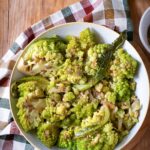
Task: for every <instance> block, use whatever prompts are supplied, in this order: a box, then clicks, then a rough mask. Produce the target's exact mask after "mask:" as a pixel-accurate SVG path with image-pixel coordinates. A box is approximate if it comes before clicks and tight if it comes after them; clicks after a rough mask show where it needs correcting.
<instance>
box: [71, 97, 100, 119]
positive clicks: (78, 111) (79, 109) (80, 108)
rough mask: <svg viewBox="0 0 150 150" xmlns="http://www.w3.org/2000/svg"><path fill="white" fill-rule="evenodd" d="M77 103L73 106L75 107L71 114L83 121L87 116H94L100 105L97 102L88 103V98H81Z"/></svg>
mask: <svg viewBox="0 0 150 150" xmlns="http://www.w3.org/2000/svg"><path fill="white" fill-rule="evenodd" d="M76 101H77V102H76V103H75V104H73V105H74V107H73V108H72V110H71V112H73V113H75V115H76V118H77V119H83V118H85V117H87V116H92V115H93V112H94V111H95V110H96V109H97V107H98V103H99V102H98V101H97V100H93V101H92V102H88V99H86V98H81V99H78V100H76Z"/></svg>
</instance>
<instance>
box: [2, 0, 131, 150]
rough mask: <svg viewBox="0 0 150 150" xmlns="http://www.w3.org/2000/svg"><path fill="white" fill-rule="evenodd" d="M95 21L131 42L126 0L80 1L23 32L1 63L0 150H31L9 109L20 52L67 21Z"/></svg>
mask: <svg viewBox="0 0 150 150" xmlns="http://www.w3.org/2000/svg"><path fill="white" fill-rule="evenodd" d="M76 21H83V22H94V23H96V24H101V25H105V26H107V27H109V28H111V29H113V30H117V31H118V32H120V31H123V30H127V34H128V39H129V40H132V33H133V28H132V23H131V20H130V18H129V8H128V4H127V0H83V1H80V2H77V3H75V4H73V5H70V6H68V7H66V8H63V9H62V10H60V11H58V12H56V13H54V14H52V15H50V16H48V17H47V18H45V19H43V20H40V21H39V22H37V23H36V24H34V25H32V26H31V27H29V28H28V29H27V30H25V31H24V32H22V33H21V34H20V35H19V36H18V37H17V39H16V40H15V42H14V43H13V44H12V46H11V48H10V49H9V50H8V52H7V53H6V54H5V55H4V56H3V57H2V59H1V60H0V150H1V149H2V150H20V149H21V150H32V149H34V148H33V146H31V145H30V144H29V143H28V142H27V141H26V140H25V139H24V137H23V136H22V135H21V133H20V131H19V130H18V128H17V127H16V125H15V122H14V121H13V118H12V115H11V112H10V107H9V87H8V84H9V78H10V74H11V71H12V68H13V66H14V64H15V60H16V59H17V57H18V56H19V55H20V53H21V52H22V49H23V48H24V47H25V46H26V45H27V44H28V43H29V42H31V41H32V40H33V39H34V38H35V37H36V36H38V35H39V34H40V33H42V32H43V31H46V30H47V29H49V28H51V27H53V26H56V25H58V24H64V23H67V22H76Z"/></svg>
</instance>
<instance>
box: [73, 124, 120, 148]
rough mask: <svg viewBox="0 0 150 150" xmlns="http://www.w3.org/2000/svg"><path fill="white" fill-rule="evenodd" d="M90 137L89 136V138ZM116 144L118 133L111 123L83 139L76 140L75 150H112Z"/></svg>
mask: <svg viewBox="0 0 150 150" xmlns="http://www.w3.org/2000/svg"><path fill="white" fill-rule="evenodd" d="M89 135H90V136H89ZM117 143H118V133H117V132H115V131H114V130H113V126H112V124H111V123H107V124H106V125H105V126H104V127H102V128H100V129H98V130H97V131H94V132H91V133H89V134H87V135H85V136H84V137H80V138H77V140H76V148H77V150H113V149H114V147H115V146H116V144H117Z"/></svg>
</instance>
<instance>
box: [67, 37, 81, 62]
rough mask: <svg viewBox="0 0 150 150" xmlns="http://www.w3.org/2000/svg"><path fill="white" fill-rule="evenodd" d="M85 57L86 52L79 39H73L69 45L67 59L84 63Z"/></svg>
mask: <svg viewBox="0 0 150 150" xmlns="http://www.w3.org/2000/svg"><path fill="white" fill-rule="evenodd" d="M83 56H84V51H83V50H82V48H81V45H80V41H79V39H78V38H77V37H72V38H71V40H69V43H68V45H67V49H66V57H67V58H72V59H79V60H80V61H82V60H83Z"/></svg>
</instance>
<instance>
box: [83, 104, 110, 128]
mask: <svg viewBox="0 0 150 150" xmlns="http://www.w3.org/2000/svg"><path fill="white" fill-rule="evenodd" d="M109 120H110V111H109V108H108V107H107V105H103V106H101V108H100V109H99V110H98V111H96V112H94V114H93V116H92V117H90V116H89V117H87V118H85V119H83V120H82V122H81V126H82V127H83V128H84V127H89V126H93V125H99V126H103V125H104V124H106V123H107V122H108V121H109Z"/></svg>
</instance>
